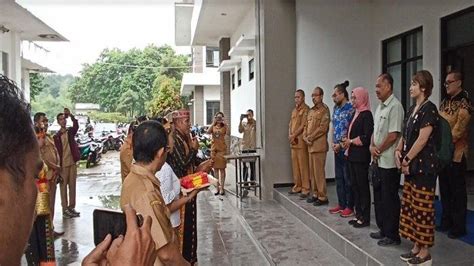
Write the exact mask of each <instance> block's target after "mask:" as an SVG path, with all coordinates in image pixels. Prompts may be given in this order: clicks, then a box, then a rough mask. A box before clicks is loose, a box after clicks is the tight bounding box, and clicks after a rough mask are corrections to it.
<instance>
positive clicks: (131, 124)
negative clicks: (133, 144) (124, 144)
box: [127, 121, 137, 134]
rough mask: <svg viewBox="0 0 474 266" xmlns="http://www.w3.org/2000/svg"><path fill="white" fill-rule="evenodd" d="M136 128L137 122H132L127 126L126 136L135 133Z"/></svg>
mask: <svg viewBox="0 0 474 266" xmlns="http://www.w3.org/2000/svg"><path fill="white" fill-rule="evenodd" d="M136 127H137V121H132V122H131V123H130V125H129V126H128V133H127V134H130V133H133V132H134V131H135V129H136Z"/></svg>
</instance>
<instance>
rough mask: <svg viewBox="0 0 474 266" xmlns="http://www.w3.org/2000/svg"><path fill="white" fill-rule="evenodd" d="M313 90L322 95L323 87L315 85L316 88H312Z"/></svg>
mask: <svg viewBox="0 0 474 266" xmlns="http://www.w3.org/2000/svg"><path fill="white" fill-rule="evenodd" d="M314 89H315V90H317V91H319V94H321V96H323V95H324V91H323V88H321V87H319V86H317V87H316V88H314Z"/></svg>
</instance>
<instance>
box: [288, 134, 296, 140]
mask: <svg viewBox="0 0 474 266" xmlns="http://www.w3.org/2000/svg"><path fill="white" fill-rule="evenodd" d="M294 138H295V137H294V136H293V134H289V135H288V140H289V141H290V142H292V141H293V139H294Z"/></svg>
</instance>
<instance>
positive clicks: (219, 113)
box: [214, 111, 225, 117]
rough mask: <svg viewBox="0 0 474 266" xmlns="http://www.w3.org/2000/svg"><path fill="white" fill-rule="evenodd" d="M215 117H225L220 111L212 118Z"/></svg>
mask: <svg viewBox="0 0 474 266" xmlns="http://www.w3.org/2000/svg"><path fill="white" fill-rule="evenodd" d="M217 115H222V117H225V116H224V113H223V112H220V111H219V112H217V113H216V114H215V115H214V116H217Z"/></svg>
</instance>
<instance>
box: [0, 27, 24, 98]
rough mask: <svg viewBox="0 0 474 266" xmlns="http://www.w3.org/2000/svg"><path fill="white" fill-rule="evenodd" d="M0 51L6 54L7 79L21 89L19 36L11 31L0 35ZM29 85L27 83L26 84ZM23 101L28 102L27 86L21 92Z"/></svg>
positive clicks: (0, 67)
mask: <svg viewBox="0 0 474 266" xmlns="http://www.w3.org/2000/svg"><path fill="white" fill-rule="evenodd" d="M0 51H3V52H6V53H8V78H10V79H11V80H13V81H15V82H16V84H17V85H18V86H19V87H21V84H22V69H21V39H20V34H19V33H18V32H15V31H13V30H10V31H9V32H6V33H0ZM0 59H2V55H1V54H0ZM0 72H2V61H1V60H0ZM28 84H29V82H28ZM23 94H24V96H25V99H26V100H27V101H28V102H29V101H30V91H29V86H28V88H27V90H24V91H23Z"/></svg>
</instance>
